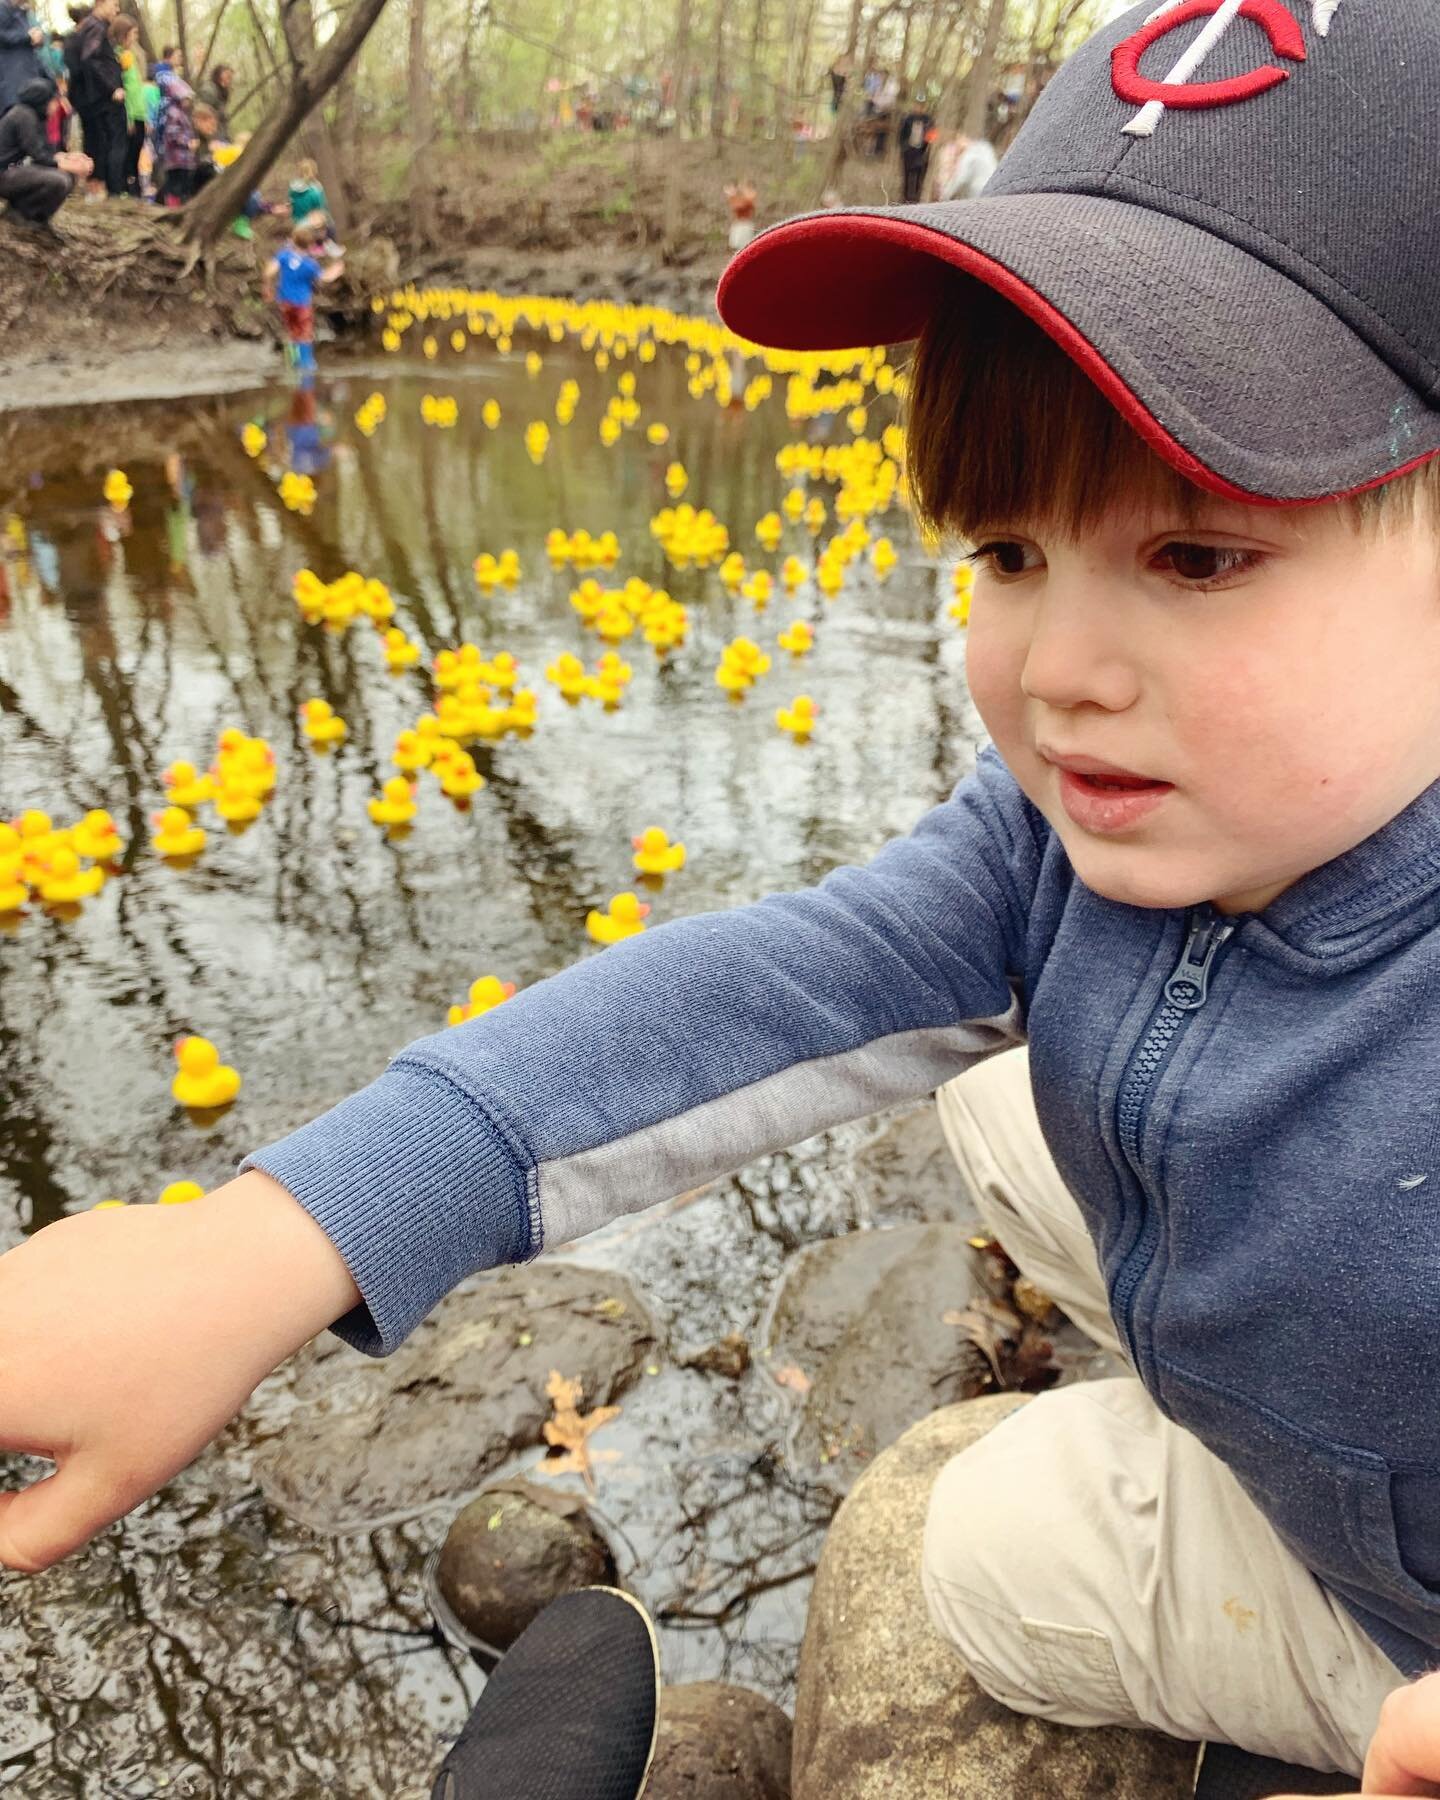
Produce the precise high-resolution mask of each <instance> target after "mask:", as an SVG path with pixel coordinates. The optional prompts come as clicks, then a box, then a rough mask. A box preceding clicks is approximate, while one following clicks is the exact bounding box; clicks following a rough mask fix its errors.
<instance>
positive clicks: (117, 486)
mask: <svg viewBox="0 0 1440 1800" xmlns="http://www.w3.org/2000/svg"><path fill="white" fill-rule="evenodd" d="M101 491H102V492H103V493H104V495H105V498H106V499H107V500H108V501H109V502H110V504H111V506H113V507H114V508H115V510H116V512H124V510H125V508H126V507H127V506H128V505H129V504H130V497H131V495H132V494H133V493H134V492H135V490H134V488H133V487H131V485H130V478H129V476H128V475H127V474H126V473H125V471H124V470H123V469H112V470H111V471H110V473H109V474H108V475H107V476H106V477H105V486H104V488H103V489H102V490H101Z"/></svg>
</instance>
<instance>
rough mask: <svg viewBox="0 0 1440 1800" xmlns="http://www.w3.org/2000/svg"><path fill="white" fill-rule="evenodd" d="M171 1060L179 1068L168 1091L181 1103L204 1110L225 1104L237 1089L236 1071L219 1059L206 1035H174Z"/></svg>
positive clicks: (238, 1090)
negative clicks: (178, 1036) (173, 1059)
mask: <svg viewBox="0 0 1440 1800" xmlns="http://www.w3.org/2000/svg"><path fill="white" fill-rule="evenodd" d="M175 1061H176V1062H177V1063H178V1064H179V1068H178V1070H177V1072H176V1075H175V1079H174V1080H173V1081H172V1082H171V1083H170V1092H171V1093H172V1094H173V1095H174V1096H175V1098H176V1099H177V1100H178V1101H179V1102H180V1104H181V1106H187V1107H190V1108H192V1109H193V1110H194V1111H197V1112H208V1111H210V1110H211V1109H213V1108H214V1107H217V1106H228V1105H229V1104H230V1102H231V1101H232V1100H233V1099H234V1098H235V1096H236V1095H237V1094H238V1093H239V1092H240V1075H239V1071H238V1070H236V1069H232V1068H230V1067H229V1066H228V1065H227V1064H225V1063H222V1062H221V1060H220V1052H219V1051H218V1050H217V1049H216V1048H215V1046H214V1045H213V1044H212V1043H211V1042H210V1040H209V1038H202V1037H182V1038H176V1040H175Z"/></svg>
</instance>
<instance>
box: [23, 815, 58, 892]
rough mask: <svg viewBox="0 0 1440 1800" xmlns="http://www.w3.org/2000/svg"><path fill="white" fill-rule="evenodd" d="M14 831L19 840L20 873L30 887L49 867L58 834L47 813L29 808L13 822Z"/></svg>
mask: <svg viewBox="0 0 1440 1800" xmlns="http://www.w3.org/2000/svg"><path fill="white" fill-rule="evenodd" d="M14 829H15V831H16V833H17V834H18V836H19V839H20V861H21V873H22V874H23V875H24V877H25V879H26V880H27V881H28V882H30V884H31V885H32V886H34V884H35V883H36V882H37V881H38V880H39V879H40V877H41V876H42V875H43V874H44V873H45V871H46V869H48V868H49V866H50V858H51V857H52V856H53V854H54V853H55V849H56V847H57V845H58V844H59V843H60V834H59V833H58V832H57V831H56V829H55V827H54V826H53V825H52V824H51V822H50V815H49V813H43V812H41V811H40V810H39V808H38V807H31V808H29V809H28V810H27V811H25V812H23V813H21V815H20V817H19V818H18V819H16V820H15V825H14Z"/></svg>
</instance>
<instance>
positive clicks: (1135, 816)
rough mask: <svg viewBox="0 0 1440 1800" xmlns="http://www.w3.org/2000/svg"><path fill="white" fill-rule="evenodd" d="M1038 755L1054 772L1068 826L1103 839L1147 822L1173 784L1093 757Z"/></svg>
mask: <svg viewBox="0 0 1440 1800" xmlns="http://www.w3.org/2000/svg"><path fill="white" fill-rule="evenodd" d="M1040 755H1041V756H1042V757H1043V758H1044V760H1045V761H1046V762H1048V763H1049V764H1050V765H1051V766H1052V767H1053V768H1054V769H1055V771H1056V774H1057V776H1058V778H1059V782H1060V801H1061V804H1062V805H1063V806H1064V808H1065V811H1066V813H1067V814H1068V816H1069V818H1070V820H1071V822H1072V823H1073V824H1075V825H1079V826H1080V827H1081V828H1082V829H1084V830H1086V831H1090V832H1096V833H1100V834H1104V835H1110V834H1112V833H1118V832H1124V831H1127V830H1130V829H1132V828H1134V827H1135V826H1137V825H1139V824H1141V823H1142V821H1144V820H1145V819H1147V818H1148V817H1149V816H1150V814H1151V813H1153V812H1154V810H1155V808H1156V807H1157V806H1159V805H1160V804H1161V803H1162V802H1163V801H1164V799H1165V797H1166V795H1167V794H1169V793H1170V792H1171V791H1172V789H1173V785H1174V784H1173V783H1172V782H1168V781H1156V780H1154V779H1153V778H1152V777H1150V776H1149V775H1137V774H1136V773H1135V771H1134V770H1133V769H1121V768H1117V767H1116V766H1115V765H1114V764H1113V763H1105V762H1100V761H1099V760H1098V759H1097V758H1095V757H1093V756H1058V755H1055V754H1053V753H1052V752H1049V751H1046V750H1042V751H1041V752H1040Z"/></svg>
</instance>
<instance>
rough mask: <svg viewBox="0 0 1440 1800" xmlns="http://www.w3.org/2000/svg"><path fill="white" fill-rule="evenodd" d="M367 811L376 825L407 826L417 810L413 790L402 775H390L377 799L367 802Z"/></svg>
mask: <svg viewBox="0 0 1440 1800" xmlns="http://www.w3.org/2000/svg"><path fill="white" fill-rule="evenodd" d="M369 810H370V817H371V819H372V820H373V821H374V822H375V824H377V825H392V826H393V825H408V824H409V823H410V821H411V820H412V819H413V818H414V817H415V814H416V811H417V810H418V809H417V807H416V805H415V790H414V788H412V787H411V785H410V783H409V782H408V781H407V780H406V779H405V777H404V776H403V775H392V776H391V777H390V779H389V781H387V782H386V783H385V789H384V792H383V793H382V794H381V795H380V796H379V798H378V799H375V800H372V801H370V802H369Z"/></svg>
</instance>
